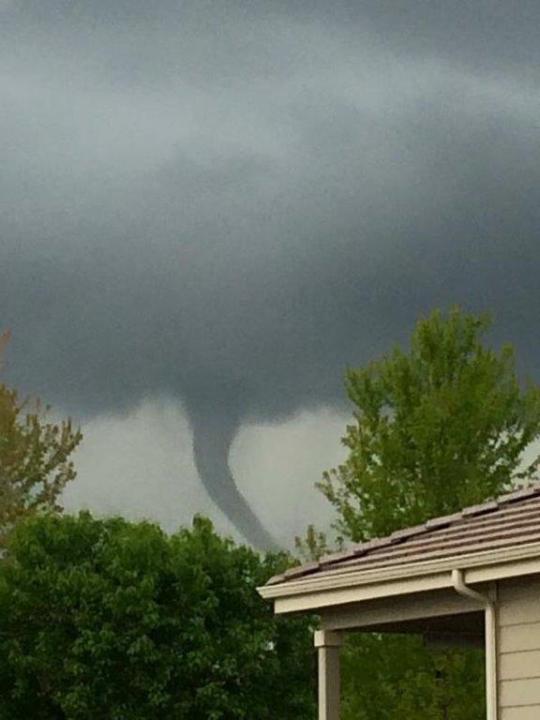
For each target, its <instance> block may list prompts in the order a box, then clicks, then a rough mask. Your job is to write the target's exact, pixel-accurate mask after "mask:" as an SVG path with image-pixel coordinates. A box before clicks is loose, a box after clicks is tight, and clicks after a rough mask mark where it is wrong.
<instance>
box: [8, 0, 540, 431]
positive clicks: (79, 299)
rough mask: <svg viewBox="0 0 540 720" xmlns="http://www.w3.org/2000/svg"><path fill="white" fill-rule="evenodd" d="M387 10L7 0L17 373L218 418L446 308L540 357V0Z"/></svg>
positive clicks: (55, 388) (71, 404)
mask: <svg viewBox="0 0 540 720" xmlns="http://www.w3.org/2000/svg"><path fill="white" fill-rule="evenodd" d="M396 5H397V4H396V3H395V2H390V1H388V2H386V1H384V0H377V2H375V1H373V2H368V1H364V2H356V3H345V2H336V3H330V4H329V3H323V2H314V3H310V4H309V7H308V9H306V4H305V3H294V2H281V1H278V0H276V1H274V2H268V0H267V1H266V2H260V3H258V2H249V3H247V2H240V0H236V1H231V2H228V3H218V2H209V1H206V2H202V1H201V0H197V2H195V1H194V2H180V0H177V1H176V2H173V1H172V0H163V2H160V3H159V4H154V5H152V4H148V3H143V2H139V1H134V0H130V1H129V2H128V1H127V0H117V1H116V2H113V3H110V2H107V3H105V2H100V1H97V0H94V1H93V2H91V3H89V2H80V1H79V2H75V1H73V0H71V1H68V0H49V1H48V2H46V3H43V2H37V0H27V1H26V2H25V1H24V0H21V1H20V2H18V1H17V0H12V1H11V2H4V3H3V4H1V5H0V13H1V14H0V89H1V92H2V97H3V99H4V102H3V103H2V110H1V111H0V138H1V140H0V142H1V147H2V173H1V174H0V198H1V207H0V238H1V241H0V278H1V282H0V308H1V312H2V316H1V322H2V325H8V326H11V327H12V328H13V330H14V334H15V342H14V343H13V347H12V349H11V353H10V367H11V374H12V377H13V379H14V381H16V382H18V383H19V384H22V385H23V386H24V387H26V388H28V389H31V390H33V391H37V392H39V393H41V394H43V395H44V396H45V397H47V398H48V399H50V400H52V401H53V402H55V403H56V404H58V405H60V406H61V407H64V408H66V409H69V410H70V411H72V412H75V413H76V414H77V415H78V416H85V415H91V414H93V413H96V412H107V411H113V410H114V411H118V410H119V409H126V410H128V409H129V408H130V407H132V406H133V405H134V404H135V403H137V402H139V401H140V399H141V398H142V397H145V396H151V395H163V396H167V397H177V398H178V399H180V400H182V401H183V402H184V403H185V404H186V406H187V407H188V409H191V413H192V416H193V415H196V416H197V418H200V417H204V416H207V417H212V418H214V420H213V423H214V424H218V425H219V418H220V417H221V418H222V424H223V427H225V426H228V430H227V433H229V431H230V429H231V427H232V428H233V427H234V426H235V425H237V424H238V423H241V422H243V421H245V420H246V419H250V418H251V419H254V420H267V419H269V418H270V419H279V418H284V417H287V416H289V415H290V413H292V412H294V411H297V410H298V409H301V408H309V407H315V406H319V405H323V404H339V403H341V402H343V400H342V390H341V382H342V374H343V369H344V367H345V366H346V365H347V364H356V363H360V362H363V361H365V360H367V359H369V358H370V357H372V356H373V355H374V354H375V353H378V352H380V351H382V350H383V349H385V348H386V347H388V345H389V344H390V343H392V342H393V341H395V340H399V339H402V338H404V337H405V336H406V333H407V332H408V330H409V329H410V326H411V324H412V322H413V321H414V319H415V318H416V317H417V315H418V314H419V313H420V312H422V311H427V310H429V309H430V308H432V307H433V306H436V305H448V304H451V303H455V302H459V303H462V304H465V305H466V306H468V307H470V308H474V309H492V310H494V311H495V313H496V316H497V319H498V327H499V333H500V336H501V337H504V338H505V339H510V340H513V341H514V342H516V344H517V345H518V347H519V350H520V354H521V357H522V359H523V366H524V368H525V369H526V370H527V371H528V372H530V373H532V374H535V373H537V372H538V369H539V366H540V352H539V350H538V346H537V343H536V326H537V311H538V306H539V302H538V301H539V299H540V290H539V283H538V275H539V269H540V251H539V248H538V236H539V227H540V182H539V181H540V119H539V117H540V112H539V111H540V79H539V60H540V58H539V55H540V50H539V46H538V42H537V38H538V29H539V24H540V6H539V5H538V3H537V2H536V0H535V1H534V2H533V1H532V0H522V1H521V2H520V3H519V5H510V4H508V3H507V2H497V1H495V0H491V1H490V0H479V1H478V2H475V3H469V2H455V3H443V2H433V0H432V1H431V2H425V1H423V2H422V1H420V0H408V1H406V2H403V3H399V7H396ZM216 418H217V421H216ZM224 432H225V431H224Z"/></svg>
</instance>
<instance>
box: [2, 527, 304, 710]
mask: <svg viewBox="0 0 540 720" xmlns="http://www.w3.org/2000/svg"><path fill="white" fill-rule="evenodd" d="M286 563H287V560H286V558H285V557H284V556H276V555H268V556H265V557H261V556H260V555H258V554H257V553H256V552H254V551H253V550H251V549H250V548H247V547H241V546H235V545H234V544H233V543H232V542H231V541H229V540H225V539H222V538H220V537H219V536H218V535H216V533H215V532H214V531H213V528H212V526H211V524H210V523H209V522H208V521H207V520H204V519H200V518H199V519H196V521H195V523H194V526H193V529H190V530H187V529H186V530H182V531H180V532H178V533H176V534H175V535H173V536H167V535H166V534H165V533H164V532H163V531H162V530H160V529H159V528H158V527H157V526H155V525H152V524H150V523H129V522H127V521H124V520H122V519H109V520H97V519H94V518H92V517H91V516H90V515H89V514H88V513H82V514H80V515H79V516H78V517H70V516H49V517H47V516H42V517H35V518H29V519H26V520H25V521H23V522H22V523H20V524H19V526H18V527H17V528H16V530H15V531H14V533H13V535H12V537H11V538H10V542H9V545H8V555H7V560H6V561H5V562H4V563H1V564H0V717H1V718H2V719H3V720H19V718H36V720H37V719H39V720H53V719H54V720H57V719H61V718H65V719H66V720H91V719H93V718H108V719H110V720H126V719H127V718H129V720H147V719H148V718H160V719H161V720H169V719H170V720H184V719H185V720H249V719H250V718H258V719H259V720H271V719H272V720H273V718H283V720H309V719H310V718H312V717H313V711H314V693H313V685H312V675H313V673H312V670H313V663H312V660H313V649H312V640H311V632H310V626H309V623H310V621H309V619H304V620H300V621H292V620H288V619H284V618H277V617H274V616H273V614H272V609H271V607H270V606H269V605H268V603H265V602H264V601H263V600H262V599H261V598H260V597H259V596H258V594H257V592H256V590H255V588H256V586H257V585H259V584H263V583H264V582H265V581H266V580H267V579H268V577H269V576H271V575H272V574H274V573H275V572H279V571H281V570H283V568H284V566H285V565H286Z"/></svg>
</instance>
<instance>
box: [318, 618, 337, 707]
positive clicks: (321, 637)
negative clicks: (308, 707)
mask: <svg viewBox="0 0 540 720" xmlns="http://www.w3.org/2000/svg"><path fill="white" fill-rule="evenodd" d="M341 643H342V639H341V634H340V633H337V632H330V631H329V630H317V631H316V632H315V647H316V648H317V650H318V656H319V720H339V715H340V691H341V683H340V667H339V648H340V646H341Z"/></svg>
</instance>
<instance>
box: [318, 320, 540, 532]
mask: <svg viewBox="0 0 540 720" xmlns="http://www.w3.org/2000/svg"><path fill="white" fill-rule="evenodd" d="M490 325H491V322H490V319H489V318H488V317H487V316H476V315H472V314H467V313H464V312H462V311H460V310H459V309H454V310H452V311H451V312H450V313H448V314H447V315H444V314H443V313H441V312H439V311H436V312H434V313H433V314H432V315H430V316H429V317H428V318H426V319H423V320H421V321H420V322H419V323H418V324H417V326H416V329H415V331H414V333H413V336H412V342H411V347H410V349H409V351H408V352H403V351H402V350H401V349H399V348H396V349H395V350H394V351H393V352H392V353H390V354H389V355H388V356H386V357H383V358H382V359H381V360H378V361H375V362H373V363H372V364H370V365H368V366H367V367H366V368H360V369H357V370H351V371H350V372H348V374H347V381H346V386H347V392H348V396H349V398H350V400H351V401H352V403H353V405H354V422H353V423H352V424H351V425H350V426H349V427H348V428H347V431H346V435H345V437H344V438H343V443H344V444H345V446H346V447H347V448H348V450H349V454H348V457H347V459H346V461H345V462H344V464H343V465H341V466H340V467H338V468H337V469H334V470H331V471H330V472H329V473H326V475H325V477H324V479H323V481H322V482H321V483H320V488H321V490H322V492H323V493H324V494H325V495H326V497H327V498H328V500H329V501H330V502H331V503H332V504H333V506H334V507H335V509H336V511H337V515H338V521H337V528H338V530H339V531H340V533H341V534H342V535H343V536H344V537H346V538H348V539H350V540H353V541H362V540H365V539H367V538H371V537H374V536H380V535H386V534H388V533H390V532H392V531H393V530H396V529H399V528H401V527H405V526H408V525H415V524H416V523H420V522H423V521H424V520H426V519H428V518H430V517H433V516H437V515H443V514H445V513H451V512H455V511H456V510H458V509H460V508H462V507H464V506H466V505H470V504H474V503H477V502H481V501H483V500H485V499H486V498H487V497H491V496H493V495H496V494H499V493H500V492H502V491H504V490H506V489H507V488H508V487H509V486H510V485H511V484H512V482H513V481H514V480H515V479H516V478H520V479H523V478H528V477H531V476H532V475H533V474H534V472H535V470H536V467H537V464H538V459H537V460H536V461H535V462H533V463H531V464H529V465H528V466H527V467H525V468H521V463H522V460H523V453H524V451H525V449H526V448H527V447H528V446H529V445H530V444H531V442H532V441H533V440H535V439H536V438H538V437H539V435H540V390H539V389H538V387H535V386H533V385H528V386H527V387H526V388H522V386H521V384H520V382H519V380H518V378H517V375H516V370H515V358H514V351H513V349H512V347H510V346H506V347H504V348H503V349H502V350H500V351H496V350H494V349H492V348H490V347H488V346H487V345H486V344H485V335H486V332H487V331H488V330H489V328H490Z"/></svg>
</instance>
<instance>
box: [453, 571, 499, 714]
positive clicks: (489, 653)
mask: <svg viewBox="0 0 540 720" xmlns="http://www.w3.org/2000/svg"><path fill="white" fill-rule="evenodd" d="M452 585H453V586H454V590H455V591H456V592H457V593H459V595H463V596H464V597H468V598H471V599H472V600H475V601H476V602H478V603H480V604H481V605H482V607H483V608H484V619H485V628H486V632H485V634H486V641H485V642H486V710H487V720H497V715H498V708H497V704H498V703H497V616H496V612H495V603H494V601H493V600H492V599H491V598H489V597H487V596H486V595H482V594H481V593H479V592H476V590H472V589H471V588H470V587H469V586H468V585H466V584H465V580H464V578H463V571H462V570H453V571H452Z"/></svg>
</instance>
